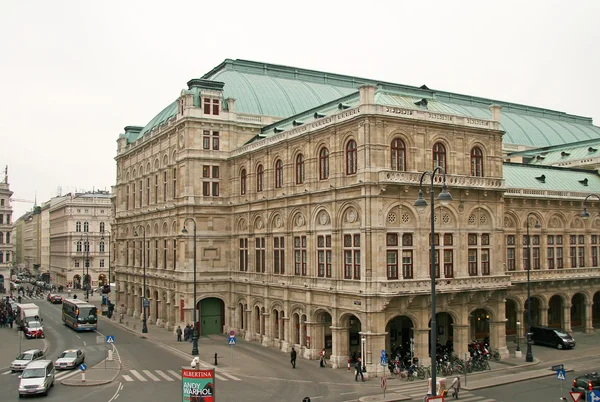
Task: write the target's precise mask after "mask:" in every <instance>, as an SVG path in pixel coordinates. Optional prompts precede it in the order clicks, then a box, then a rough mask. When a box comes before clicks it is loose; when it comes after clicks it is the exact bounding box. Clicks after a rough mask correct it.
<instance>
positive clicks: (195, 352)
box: [181, 218, 216, 356]
mask: <svg viewBox="0 0 600 402" xmlns="http://www.w3.org/2000/svg"><path fill="white" fill-rule="evenodd" d="M188 221H190V222H192V223H193V224H194V317H193V319H194V331H193V332H192V355H194V356H197V355H198V322H197V319H196V302H197V301H196V221H195V220H194V219H192V218H186V219H185V221H183V229H182V230H181V233H183V234H187V232H188V231H187V229H186V228H185V225H186V224H187V223H188ZM215 356H216V355H215Z"/></svg>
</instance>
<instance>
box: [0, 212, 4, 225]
mask: <svg viewBox="0 0 600 402" xmlns="http://www.w3.org/2000/svg"><path fill="white" fill-rule="evenodd" d="M0 225H4V214H0Z"/></svg>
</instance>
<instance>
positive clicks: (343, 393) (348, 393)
mask: <svg viewBox="0 0 600 402" xmlns="http://www.w3.org/2000/svg"><path fill="white" fill-rule="evenodd" d="M350 394H358V392H356V391H352V392H342V393H341V394H340V395H350Z"/></svg>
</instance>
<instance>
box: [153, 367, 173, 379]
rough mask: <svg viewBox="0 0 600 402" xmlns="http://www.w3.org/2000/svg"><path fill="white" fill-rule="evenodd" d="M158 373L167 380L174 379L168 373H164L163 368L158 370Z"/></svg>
mask: <svg viewBox="0 0 600 402" xmlns="http://www.w3.org/2000/svg"><path fill="white" fill-rule="evenodd" d="M156 374H158V375H159V376H161V377H162V378H164V379H165V380H167V381H174V380H173V379H172V378H171V377H169V376H168V375H166V374H165V373H163V372H162V370H156Z"/></svg>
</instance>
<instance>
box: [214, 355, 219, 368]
mask: <svg viewBox="0 0 600 402" xmlns="http://www.w3.org/2000/svg"><path fill="white" fill-rule="evenodd" d="M218 365H219V363H218V362H217V354H216V353H215V366H218Z"/></svg>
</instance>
